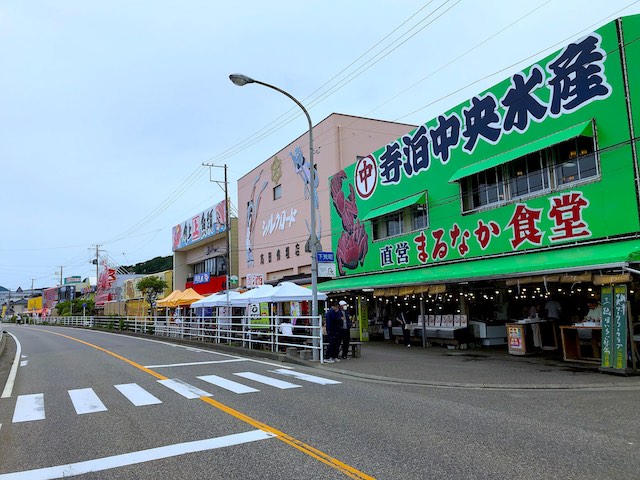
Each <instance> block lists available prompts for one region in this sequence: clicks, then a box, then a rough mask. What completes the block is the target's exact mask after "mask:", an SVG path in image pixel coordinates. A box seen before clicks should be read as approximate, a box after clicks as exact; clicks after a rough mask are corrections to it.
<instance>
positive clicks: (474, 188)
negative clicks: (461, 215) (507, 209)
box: [462, 168, 504, 211]
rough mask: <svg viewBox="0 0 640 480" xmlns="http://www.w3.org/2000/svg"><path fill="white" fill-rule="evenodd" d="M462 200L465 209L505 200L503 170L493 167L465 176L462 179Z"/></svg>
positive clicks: (473, 208)
mask: <svg viewBox="0 0 640 480" xmlns="http://www.w3.org/2000/svg"><path fill="white" fill-rule="evenodd" d="M462 201H463V208H464V210H465V211H469V210H475V209H477V208H481V207H486V206H488V205H495V204H499V203H501V202H503V201H504V183H503V181H502V170H501V169H500V168H492V169H489V170H486V171H484V172H480V173H477V174H475V175H472V176H470V177H467V178H465V179H464V180H463V181H462Z"/></svg>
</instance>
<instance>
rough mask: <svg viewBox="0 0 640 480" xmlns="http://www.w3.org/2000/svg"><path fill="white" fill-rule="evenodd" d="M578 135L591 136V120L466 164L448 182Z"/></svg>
mask: <svg viewBox="0 0 640 480" xmlns="http://www.w3.org/2000/svg"><path fill="white" fill-rule="evenodd" d="M579 136H589V137H591V136H593V127H592V122H591V120H589V121H588V122H584V123H581V124H579V125H574V126H573V127H569V128H567V129H565V130H561V131H559V132H556V133H552V134H551V135H547V136H546V137H543V138H540V139H538V140H535V141H533V142H531V143H527V144H525V145H520V146H519V147H516V148H514V149H513V150H509V151H508V152H504V153H500V154H498V155H495V156H493V157H489V158H486V159H484V160H481V161H479V162H476V163H473V164H471V165H466V166H464V167H462V168H461V169H460V170H458V171H457V172H456V173H454V174H453V176H452V177H451V179H449V183H452V182H456V181H458V180H460V179H461V178H464V177H469V176H471V175H475V174H476V173H479V172H482V171H484V170H489V169H490V168H493V167H497V166H498V165H503V164H505V163H507V162H510V161H511V160H515V159H516V158H520V157H524V156H525V155H529V154H530V153H533V152H537V151H539V150H543V149H545V148H547V147H550V146H552V145H555V144H557V143H562V142H564V141H567V140H569V139H571V138H575V137H579Z"/></svg>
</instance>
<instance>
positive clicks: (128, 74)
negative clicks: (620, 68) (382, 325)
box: [0, 0, 640, 290]
mask: <svg viewBox="0 0 640 480" xmlns="http://www.w3.org/2000/svg"><path fill="white" fill-rule="evenodd" d="M625 7H628V8H626V9H625ZM623 9H624V10H623ZM639 12H640V1H629V0H626V1H625V0H608V1H606V2H604V1H600V0H550V1H547V0H521V1H513V0H482V1H478V0H433V1H412V0H393V1H390V0H386V1H378V0H357V1H356V0H325V1H323V2H317V1H316V2H311V1H304V0H303V1H300V0H297V1H288V0H274V1H271V2H265V1H253V0H245V1H244V2H223V1H210V0H181V1H177V0H175V1H169V0H135V1H131V0H126V1H125V0H109V1H105V0H91V1H86V0H76V1H71V0H52V1H45V0H1V1H0V62H1V65H2V75H0V158H1V159H2V163H1V165H2V168H1V170H0V178H1V179H2V182H1V184H0V185H1V189H0V200H1V202H0V209H1V210H0V212H1V213H0V219H1V220H0V285H1V286H4V287H6V288H10V289H12V290H14V289H16V288H17V287H22V288H23V289H28V288H30V287H31V284H32V281H33V284H34V286H35V287H36V288H39V287H46V286H54V285H56V284H57V283H58V281H59V276H60V267H61V266H62V272H63V276H64V277H67V276H70V275H80V276H82V277H87V276H91V275H95V267H94V266H92V265H91V264H90V263H89V262H90V260H91V259H92V258H93V257H94V255H95V245H96V244H99V245H101V246H100V250H101V255H108V257H109V258H110V259H111V261H112V262H114V263H116V264H120V265H129V264H134V263H137V262H140V261H144V260H148V259H151V258H153V257H155V256H159V255H169V254H171V228H172V227H173V226H174V225H176V224H178V223H180V222H181V221H183V220H186V219H187V218H190V217H191V216H192V215H194V214H196V213H198V212H200V211H202V210H204V209H206V208H208V207H210V206H212V205H213V204H215V203H217V202H219V201H221V200H223V199H224V195H223V193H222V191H221V189H220V188H219V187H218V186H217V185H216V184H215V183H211V182H210V181H209V171H208V169H206V168H204V167H202V163H203V162H215V163H216V164H218V165H223V164H225V163H228V164H229V177H230V192H231V198H232V202H233V203H234V204H235V203H236V202H237V198H236V182H237V179H238V178H240V177H241V176H242V175H244V174H245V173H246V172H247V171H248V170H250V169H251V168H253V167H255V166H256V165H258V164H260V163H261V162H263V161H265V160H266V159H268V158H269V157H270V156H271V155H273V154H274V153H275V152H277V151H278V150H280V149H281V148H283V147H284V146H286V145H287V144H288V143H290V142H291V141H293V140H294V139H295V138H296V137H297V136H299V135H300V134H302V133H304V132H305V131H306V128H307V127H306V125H307V124H306V120H305V119H304V118H303V117H302V116H297V117H291V118H290V116H291V115H292V114H296V115H297V114H298V111H297V107H295V105H294V104H293V103H292V102H291V101H290V100H288V99H287V98H285V97H284V96H282V95H279V94H277V93H276V92H273V91H270V90H268V89H265V88H264V87H260V86H257V85H248V86H245V87H243V88H238V87H236V86H234V85H233V84H232V83H231V82H230V81H229V80H228V75H229V74H230V73H235V72H240V73H244V74H246V75H249V76H252V77H254V78H256V79H260V80H262V81H265V82H268V83H272V84H274V85H277V86H279V87H280V88H283V89H284V90H287V91H288V92H290V93H291V94H293V95H294V96H295V97H297V98H298V99H299V100H301V101H303V102H304V103H305V105H307V106H308V107H309V110H310V113H311V116H312V119H313V121H314V123H318V122H320V121H321V120H322V119H324V118H325V117H326V116H328V115H330V114H331V113H332V112H338V113H344V114H349V115H358V116H365V117H372V118H379V119H383V120H392V121H399V122H403V123H410V124H421V123H425V122H426V121H428V120H429V119H431V118H433V117H434V116H436V115H437V114H438V113H440V112H443V111H445V110H447V109H448V108H451V107H453V106H455V105H457V104H458V103H460V102H462V101H464V100H466V99H467V98H469V97H470V96H472V95H473V94H474V93H477V92H480V91H482V90H483V89H485V88H488V87H490V86H491V85H493V84H495V83H497V82H499V81H500V80H502V79H503V78H505V77H507V76H508V75H509V74H510V73H512V72H514V71H517V70H518V69H519V68H523V67H526V66H527V65H529V64H531V63H533V62H534V61H535V60H536V59H538V58H541V57H543V56H544V55H547V54H549V53H551V52H553V51H555V50H557V49H558V48H560V47H561V46H563V45H564V44H566V43H568V42H569V41H570V40H573V39H576V38H579V37H580V36H582V35H584V34H586V33H588V32H589V31H591V30H593V29H595V27H598V26H600V25H602V24H604V23H607V22H608V21H611V20H613V19H614V18H616V17H618V16H621V15H630V14H634V13H639ZM287 114H288V115H289V116H287ZM282 115H285V116H284V117H282ZM283 119H284V120H283ZM316 147H319V148H320V149H322V145H316ZM212 173H213V176H214V179H218V180H221V179H222V178H223V172H222V170H221V169H214V171H213V172H212Z"/></svg>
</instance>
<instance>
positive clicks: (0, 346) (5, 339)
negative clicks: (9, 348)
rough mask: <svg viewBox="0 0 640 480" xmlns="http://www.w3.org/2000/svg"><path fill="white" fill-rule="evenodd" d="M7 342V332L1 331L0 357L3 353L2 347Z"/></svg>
mask: <svg viewBox="0 0 640 480" xmlns="http://www.w3.org/2000/svg"><path fill="white" fill-rule="evenodd" d="M6 343H7V332H6V331H5V332H2V336H0V357H2V354H3V353H4V347H5V345H6Z"/></svg>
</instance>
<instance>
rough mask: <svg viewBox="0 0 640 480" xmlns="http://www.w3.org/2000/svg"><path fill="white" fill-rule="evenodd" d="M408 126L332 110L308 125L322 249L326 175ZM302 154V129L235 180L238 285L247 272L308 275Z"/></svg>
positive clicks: (305, 149) (326, 236) (327, 245)
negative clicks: (312, 152) (313, 125)
mask: <svg viewBox="0 0 640 480" xmlns="http://www.w3.org/2000/svg"><path fill="white" fill-rule="evenodd" d="M414 128H415V126H413V125H407V124H400V123H393V122H385V121H381V120H374V119H368V118H361V117H353V116H349V115H342V114H335V113H334V114H331V115H330V116H328V117H327V118H325V119H324V120H322V121H321V122H320V123H318V124H317V125H316V126H315V127H314V128H313V135H314V163H315V164H316V168H317V172H318V174H317V177H318V186H317V194H318V209H317V217H316V218H317V220H316V222H317V234H318V238H320V242H321V244H322V249H323V251H330V250H331V235H330V233H331V232H330V228H331V225H330V216H329V211H330V210H329V202H330V195H329V177H330V176H332V175H333V174H335V173H336V172H338V171H340V170H341V169H343V168H344V167H346V166H348V165H350V164H352V163H354V162H355V161H356V160H357V159H358V157H364V156H367V155H369V154H370V153H371V152H373V151H375V150H377V149H378V148H380V147H381V146H383V145H385V144H387V143H389V142H391V141H393V140H395V139H397V138H398V137H400V136H401V135H404V134H406V133H408V132H409V131H411V130H412V129H414ZM308 158H309V135H308V132H305V134H303V135H302V136H300V137H299V138H297V139H296V140H294V141H293V142H291V143H290V144H289V145H287V146H286V147H284V148H283V149H282V150H280V151H279V152H277V153H276V154H275V155H272V156H271V157H269V158H268V159H267V160H266V161H264V162H262V163H261V164H260V165H259V166H258V167H256V168H254V169H253V170H251V171H250V172H249V173H247V174H246V175H245V176H243V177H242V178H240V179H239V180H238V248H237V249H234V251H235V252H237V256H238V268H239V275H238V276H239V277H240V281H239V283H240V285H245V284H246V277H247V274H261V275H263V277H264V280H265V281H277V280H279V279H281V278H283V277H288V276H296V275H310V273H311V257H310V254H309V253H307V252H305V243H306V242H307V240H308V238H309V234H310V229H309V227H310V225H309V219H310V218H311V200H310V198H309V193H308V192H309V187H308V182H305V179H306V178H308V176H309V162H308ZM278 195H280V196H279V197H278ZM251 257H253V261H252V258H251Z"/></svg>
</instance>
